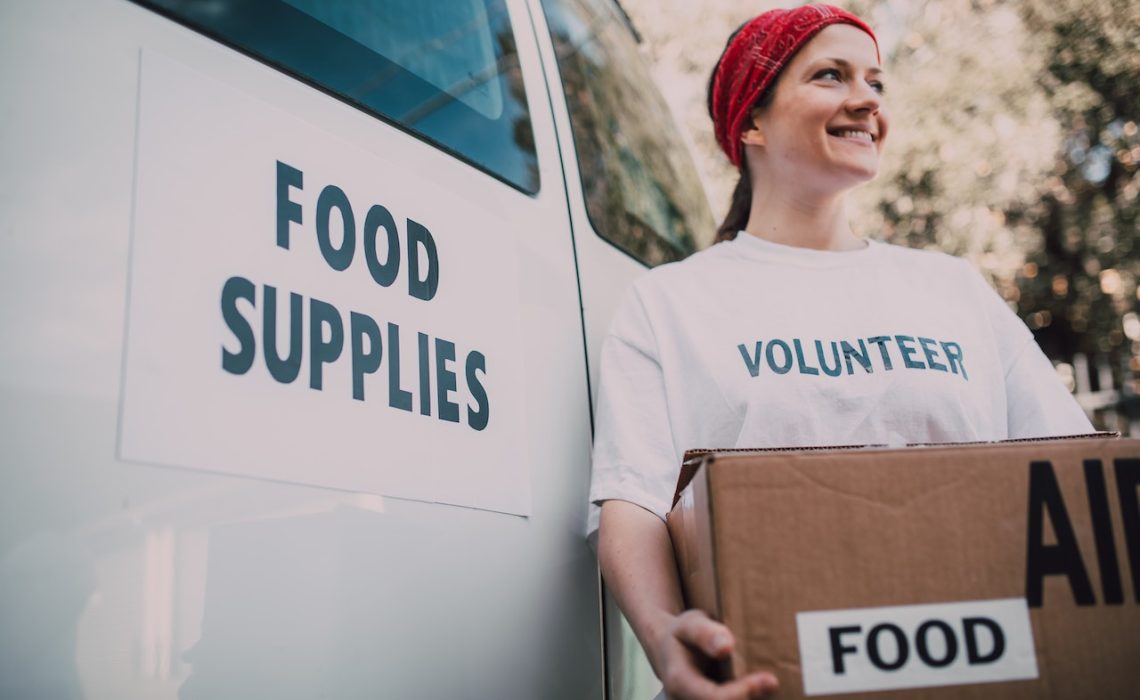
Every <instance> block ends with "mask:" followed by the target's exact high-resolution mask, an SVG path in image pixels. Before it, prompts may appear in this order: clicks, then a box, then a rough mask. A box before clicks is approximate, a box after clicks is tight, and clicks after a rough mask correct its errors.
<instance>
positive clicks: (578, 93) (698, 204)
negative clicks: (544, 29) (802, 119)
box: [542, 0, 715, 265]
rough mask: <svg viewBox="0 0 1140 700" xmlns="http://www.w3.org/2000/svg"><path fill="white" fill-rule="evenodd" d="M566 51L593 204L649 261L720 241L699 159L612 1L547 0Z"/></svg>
mask: <svg viewBox="0 0 1140 700" xmlns="http://www.w3.org/2000/svg"><path fill="white" fill-rule="evenodd" d="M542 6H543V9H544V11H545V14H546V20H547V24H548V25H549V26H550V33H551V35H552V37H553V39H554V47H555V50H556V51H557V55H558V69H559V72H560V73H561V74H562V83H563V88H564V90H565V92H566V103H567V105H568V107H569V110H570V123H571V128H572V130H573V132H574V148H575V150H576V151H577V154H578V162H579V167H580V170H581V176H582V188H583V190H584V191H585V195H586V209H587V211H589V214H590V221H591V223H592V224H593V226H594V228H595V229H596V230H597V232H598V233H599V234H601V235H602V236H603V237H604V238H606V239H607V240H609V241H611V242H612V243H614V244H615V245H617V246H618V247H620V248H622V249H623V250H625V251H626V252H628V253H630V254H631V255H633V256H634V257H636V258H638V259H639V260H641V261H642V262H644V263H646V264H648V265H656V264H659V263H662V262H668V261H670V260H677V259H680V258H683V257H685V256H686V255H688V254H689V253H691V252H693V251H694V250H695V249H696V248H697V247H698V244H699V243H700V244H706V243H710V242H711V241H712V238H713V236H714V233H715V231H714V224H713V220H712V214H711V213H710V212H709V208H708V201H707V200H706V199H705V196H704V192H703V190H702V189H701V184H700V180H699V179H698V177H697V173H696V170H695V169H694V167H693V164H692V160H691V159H690V157H689V154H688V152H687V151H686V150H685V146H684V144H683V143H682V142H681V140H680V136H679V135H678V134H677V131H676V128H675V127H674V125H673V122H672V118H671V117H670V115H669V109H668V107H667V106H666V105H665V102H664V100H662V99H661V96H660V95H659V94H658V93H657V91H656V89H655V88H654V87H653V81H652V79H651V78H650V77H649V73H648V71H646V70H645V68H644V64H643V61H642V58H641V55H640V54H639V53H638V50H637V44H636V42H635V40H634V38H633V35H632V33H631V31H630V28H629V26H628V24H627V23H626V19H625V17H624V16H623V14H622V13H621V10H620V9H619V8H618V7H617V5H616V3H614V2H613V0H542Z"/></svg>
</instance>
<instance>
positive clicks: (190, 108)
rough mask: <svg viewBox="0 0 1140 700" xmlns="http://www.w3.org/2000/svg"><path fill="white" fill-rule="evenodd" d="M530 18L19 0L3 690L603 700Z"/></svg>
mask: <svg viewBox="0 0 1140 700" xmlns="http://www.w3.org/2000/svg"><path fill="white" fill-rule="evenodd" d="M529 14H530V13H529V10H528V7H527V5H526V3H525V2H524V1H523V0H451V1H449V2H433V3H420V2H413V1H412V0H356V1H352V2H346V1H340V2H335V3H334V2H322V1H321V0H257V1H253V0H245V1H242V0H218V1H216V2H210V3H182V2H174V1H173V0H169V1H163V0H156V1H154V2H140V3H132V2H126V1H125V0H83V1H79V0H71V1H67V0H65V1H63V2H56V3H50V4H45V3H39V2H34V1H33V0H16V1H14V2H7V3H4V5H3V7H2V9H0V85H2V86H3V88H4V91H5V95H6V97H5V106H4V122H5V136H4V138H3V139H2V140H0V161H2V162H4V163H6V164H8V165H9V167H6V168H4V169H3V171H0V192H2V193H3V195H0V196H2V197H3V202H4V203H3V206H0V232H2V233H0V280H3V282H2V284H3V292H4V299H5V301H4V302H3V304H2V305H0V321H2V323H3V327H4V328H5V329H6V331H5V342H4V343H2V344H0V386H2V387H3V391H2V394H0V407H2V408H0V410H2V416H3V420H2V421H0V443H2V444H3V445H4V446H5V457H4V461H3V464H4V466H3V485H4V486H3V488H2V489H0V518H2V522H3V527H0V621H2V622H0V696H3V697H24V696H59V697H89V698H104V697H106V698H111V697H114V698H174V697H179V698H183V699H193V698H227V697H233V698H239V697H240V698H250V697H276V698H291V697H296V698H313V697H331V698H356V697H359V698H377V697H382V698H410V697H415V698H453V697H474V698H492V697H493V698H534V697H544V698H568V699H571V698H574V699H576V698H584V697H599V696H601V695H602V693H603V689H602V670H601V651H600V637H601V633H600V628H599V624H600V623H599V619H600V612H599V599H598V589H597V571H596V565H595V561H594V557H593V555H592V553H591V552H590V550H589V548H588V547H587V545H586V543H585V542H584V541H583V539H582V537H581V532H582V531H583V529H584V528H585V514H584V509H583V505H582V504H583V502H584V500H585V498H586V489H587V481H588V459H589V455H588V452H589V405H588V394H587V389H586V385H587V379H586V368H585V366H584V363H583V361H582V342H583V341H582V327H581V316H580V312H579V301H578V293H577V278H576V274H575V269H574V257H573V247H572V242H571V238H570V227H569V221H568V217H567V211H568V204H567V200H566V194H565V187H564V183H563V179H562V172H561V168H560V163H559V161H558V159H557V158H556V157H552V156H554V155H555V154H556V153H557V147H556V142H555V129H554V118H553V116H552V115H551V112H550V100H549V98H548V95H547V94H546V85H545V79H544V76H543V74H542V70H541V66H540V61H539V49H538V46H537V43H536V40H535V33H534V29H533V27H532V26H531V20H530V16H529Z"/></svg>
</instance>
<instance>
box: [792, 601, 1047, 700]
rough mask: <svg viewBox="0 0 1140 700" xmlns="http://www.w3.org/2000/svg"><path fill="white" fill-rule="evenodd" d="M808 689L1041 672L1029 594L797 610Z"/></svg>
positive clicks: (962, 681) (820, 691) (823, 691)
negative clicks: (980, 598) (1034, 645)
mask: <svg viewBox="0 0 1140 700" xmlns="http://www.w3.org/2000/svg"><path fill="white" fill-rule="evenodd" d="M796 627H797V629H798V632H799V640H800V663H801V666H802V668H803V677H804V693H805V694H807V695H828V694H832V693H851V692H856V691H868V690H893V689H898V688H925V687H930V686H944V685H967V684H972V683H992V682H995V681H1012V680H1024V679H1028V678H1036V677H1037V655H1036V653H1035V652H1034V647H1033V630H1032V628H1031V626H1030V623H1029V607H1028V606H1027V605H1026V603H1025V599H1024V598H1007V599H1003V600H974V601H966V602H956V603H935V604H932V605H897V606H889V607H880V608H856V609H852V610H821V611H813V612H802V613H797V614H796Z"/></svg>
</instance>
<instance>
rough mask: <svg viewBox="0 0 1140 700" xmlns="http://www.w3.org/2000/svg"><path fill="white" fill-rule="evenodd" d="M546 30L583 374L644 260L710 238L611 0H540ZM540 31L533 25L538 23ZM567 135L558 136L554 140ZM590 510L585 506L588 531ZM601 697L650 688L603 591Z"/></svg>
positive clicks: (593, 369)
mask: <svg viewBox="0 0 1140 700" xmlns="http://www.w3.org/2000/svg"><path fill="white" fill-rule="evenodd" d="M540 4H541V9H542V15H543V16H542V18H541V20H542V21H544V22H545V24H546V27H545V30H546V31H547V32H548V33H549V36H550V37H551V44H550V45H549V46H544V49H545V51H544V54H543V55H544V58H545V59H546V64H547V70H548V75H549V76H550V82H551V84H553V85H561V86H562V95H561V96H560V97H561V99H558V97H559V96H556V99H555V104H554V116H555V122H556V124H557V125H558V128H559V133H560V134H561V135H563V136H564V137H563V138H562V139H561V146H562V153H563V162H564V163H565V169H566V180H567V183H568V191H569V202H570V212H571V221H572V225H573V228H574V243H575V250H576V252H577V259H578V273H579V282H580V285H581V293H582V309H583V318H584V324H585V329H586V339H587V348H588V349H587V354H588V357H589V366H590V380H591V385H592V386H593V387H594V388H595V391H594V392H593V393H594V395H595V397H596V394H597V392H596V387H597V386H598V358H599V355H600V350H601V344H602V340H603V338H604V337H605V334H606V331H607V329H608V327H609V323H610V318H611V317H612V315H613V312H614V309H615V307H616V305H617V303H618V302H619V301H620V300H621V298H622V295H623V294H624V293H625V291H626V289H627V288H628V287H629V285H630V283H631V282H632V280H633V279H634V277H636V276H637V275H639V274H642V273H644V272H645V270H646V269H647V268H648V267H652V266H654V265H658V264H661V263H665V262H670V261H673V260H679V259H681V258H684V257H685V256H687V255H689V254H690V253H692V252H693V251H695V250H697V249H698V248H703V247H706V246H708V245H710V244H711V243H712V240H713V238H714V236H715V226H714V223H713V220H712V215H711V213H710V211H709V207H708V201H707V199H706V196H705V193H704V189H703V187H702V186H701V183H700V180H699V178H698V176H697V173H696V169H695V167H694V166H693V163H692V159H691V157H690V155H689V152H688V150H687V148H686V147H685V145H684V142H683V141H682V139H681V136H680V132H679V131H678V129H677V127H676V125H675V123H674V122H673V119H672V117H671V116H670V111H669V108H668V107H667V106H666V104H665V102H664V100H663V99H662V98H661V96H660V94H659V93H658V92H657V90H656V88H655V87H654V81H653V79H652V78H651V76H650V75H649V73H648V71H647V70H646V68H645V62H644V60H643V58H642V56H641V54H640V52H639V50H638V47H637V41H638V40H637V36H636V32H635V31H634V29H633V27H632V25H631V24H630V22H629V19H628V17H626V15H625V13H624V12H623V11H622V9H621V6H620V3H618V2H615V1H614V0H540ZM540 31H541V30H540ZM565 135H569V136H570V138H566V137H565ZM597 514H598V510H597V508H595V507H592V508H591V510H590V513H589V523H588V527H587V531H588V532H591V533H592V532H593V531H594V530H595V529H596V527H597ZM605 611H606V613H607V614H606V618H605V630H606V632H605V636H606V659H607V684H608V688H609V691H610V696H611V697H615V698H622V699H623V700H624V699H626V698H629V699H632V700H645V699H646V698H650V697H652V696H653V695H654V694H656V693H657V691H658V690H659V689H660V687H661V684H660V683H659V682H658V681H657V679H656V678H655V677H654V675H653V672H652V670H651V669H650V667H649V665H648V662H647V661H646V659H645V656H644V653H643V652H642V650H641V648H640V646H639V645H638V643H637V639H636V637H634V635H633V632H632V630H631V629H630V628H629V625H628V623H627V622H626V621H625V620H624V619H623V618H622V616H621V615H620V613H619V611H618V609H617V607H616V605H615V604H614V603H613V601H612V599H611V598H609V597H608V596H607V597H606V598H605Z"/></svg>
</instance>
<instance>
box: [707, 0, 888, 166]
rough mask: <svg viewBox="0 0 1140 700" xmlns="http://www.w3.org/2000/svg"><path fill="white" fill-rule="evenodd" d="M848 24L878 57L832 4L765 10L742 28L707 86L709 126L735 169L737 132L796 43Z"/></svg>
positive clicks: (851, 20) (857, 22) (737, 163)
mask: <svg viewBox="0 0 1140 700" xmlns="http://www.w3.org/2000/svg"><path fill="white" fill-rule="evenodd" d="M839 23H842V24H851V25H854V26H856V27H858V28H859V29H862V30H863V31H865V32H867V34H869V35H870V36H871V39H872V40H874V41H875V52H876V57H878V50H879V40H878V39H876V38H875V33H874V32H873V31H871V28H870V27H868V26H867V24H866V23H865V22H864V21H863V20H861V19H859V18H858V17H856V16H855V15H853V14H851V13H850V12H847V11H845V10H841V9H839V8H838V7H832V6H831V5H804V6H803V7H797V8H796V9H794V10H769V11H768V12H765V13H763V14H761V15H759V16H758V17H756V18H755V19H753V20H752V21H750V22H749V23H748V24H746V25H744V26H743V27H741V29H740V31H739V32H737V34H736V36H734V37H733V38H732V41H731V43H729V45H728V48H726V49H725V50H724V55H723V56H722V57H721V59H720V63H719V64H717V67H716V77H715V78H714V79H713V88H712V113H713V127H714V129H715V130H716V140H717V143H719V144H720V148H721V150H722V151H724V152H725V155H727V156H728V159H729V160H731V161H732V164H733V165H735V166H737V167H739V166H740V163H741V158H742V157H743V149H742V147H741V143H740V135H741V134H742V133H743V132H744V124H745V121H747V120H748V115H749V113H750V112H751V111H752V107H753V106H754V105H755V104H756V100H758V99H760V95H761V94H763V93H764V90H765V89H767V87H768V86H769V85H771V84H772V81H774V80H775V79H776V76H777V75H779V74H780V71H781V70H783V68H784V66H785V65H787V63H788V61H790V60H791V58H792V56H794V55H795V53H796V51H798V50H799V49H800V47H801V46H803V45H804V44H806V43H807V42H808V40H809V39H811V38H812V37H813V36H815V35H816V34H818V33H819V30H821V29H823V28H824V27H826V26H828V25H829V24H839Z"/></svg>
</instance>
